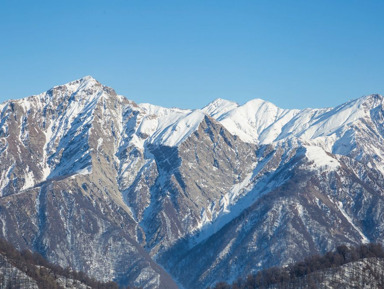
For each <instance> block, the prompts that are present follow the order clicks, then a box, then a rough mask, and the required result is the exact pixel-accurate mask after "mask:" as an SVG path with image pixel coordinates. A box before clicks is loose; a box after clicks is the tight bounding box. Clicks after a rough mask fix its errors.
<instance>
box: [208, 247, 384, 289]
mask: <svg viewBox="0 0 384 289" xmlns="http://www.w3.org/2000/svg"><path fill="white" fill-rule="evenodd" d="M267 288H274V289H291V288H292V289H320V288H324V289H325V288H329V289H332V288H335V289H336V288H345V289H349V288H350V289H352V288H370V289H376V288H377V289H381V288H384V249H383V246H382V245H380V244H366V245H361V246H358V247H347V246H345V245H343V246H339V247H337V249H336V250H335V251H333V252H328V253H326V254H325V255H323V256H320V255H314V256H311V257H308V258H306V259H304V261H301V262H297V263H294V264H292V265H290V266H286V267H273V268H270V269H266V270H262V271H259V272H258V273H257V274H253V275H252V274H251V275H248V277H247V278H246V279H243V278H239V279H238V280H237V281H235V282H234V283H232V284H231V285H230V284H228V283H226V282H219V283H217V284H216V286H215V287H213V289H267Z"/></svg>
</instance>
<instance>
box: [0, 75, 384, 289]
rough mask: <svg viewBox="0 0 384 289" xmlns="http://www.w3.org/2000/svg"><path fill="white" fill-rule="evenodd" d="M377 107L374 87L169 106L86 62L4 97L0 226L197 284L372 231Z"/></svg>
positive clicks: (123, 276)
mask: <svg viewBox="0 0 384 289" xmlns="http://www.w3.org/2000/svg"><path fill="white" fill-rule="evenodd" d="M383 112H384V110H383V98H382V97H381V96H378V95H372V96H367V97H364V98H361V99H358V100H354V101H351V102H348V103H346V104H343V105H341V106H339V107H336V108H330V109H313V110H311V109H306V110H283V109H279V108H277V107H276V106H274V105H273V104H271V103H268V102H264V101H262V100H253V101H250V102H248V103H246V104H245V105H243V106H239V105H237V104H236V103H233V102H229V101H225V100H217V101H215V102H213V103H211V104H210V105H208V106H207V107H205V108H203V109H202V110H195V111H191V110H181V109H167V108H161V107H156V106H153V105H149V104H141V105H137V104H135V103H134V102H131V101H129V100H127V99H125V98H124V97H122V96H119V95H117V94H116V93H115V92H114V91H113V90H112V89H111V88H108V87H105V86H103V85H101V84H100V83H98V82H97V81H96V80H94V79H93V78H91V77H85V78H83V79H80V80H78V81H74V82H71V83H69V84H66V85H62V86H57V87H54V88H52V89H51V90H49V91H47V92H46V93H42V94H40V95H37V96H31V97H29V98H26V99H22V100H16V101H8V102H6V103H4V104H1V105H0V195H1V198H0V225H1V230H0V234H1V235H2V236H3V237H5V238H6V239H8V240H9V241H11V242H12V243H13V244H15V245H16V246H17V247H18V248H30V249H32V250H35V251H38V252H40V253H41V254H43V255H44V256H45V257H47V258H48V259H49V260H50V261H53V262H56V263H58V264H60V265H61V266H72V267H73V268H74V269H76V270H82V271H85V272H87V273H88V274H90V275H92V276H94V277H96V278H98V279H100V280H104V281H106V280H112V279H114V280H116V281H118V282H120V283H121V284H122V285H126V284H130V285H135V286H143V287H144V288H177V285H176V283H175V281H174V280H177V281H178V282H179V283H180V284H182V285H183V286H184V287H186V288H205V287H207V286H208V285H211V284H213V283H215V282H216V281H217V280H224V281H231V280H233V279H235V278H237V277H238V276H239V274H243V275H247V274H249V273H251V272H253V271H255V270H258V269H260V268H266V267H268V266H273V265H284V264H287V263H289V262H292V261H294V260H298V259H301V258H302V257H304V256H307V255H309V254H313V253H318V252H325V251H328V250H331V249H333V248H334V247H335V246H337V245H339V244H344V243H345V244H359V243H362V242H367V241H381V240H382V237H383V230H384V225H383V221H382V218H383V208H384V203H383V201H384V198H383V193H384V192H383V187H384V178H383V173H384V166H383V159H384V147H383V144H384V139H383V136H384V134H383V133H384V130H383V120H384V117H383V116H384V113H383ZM159 264H160V265H161V266H160V265H159ZM162 266H163V267H164V268H165V270H167V272H168V273H167V272H166V271H165V270H164V269H163V267H162ZM169 273H170V274H171V275H172V277H173V279H174V280H173V279H172V278H171V277H170V274H169Z"/></svg>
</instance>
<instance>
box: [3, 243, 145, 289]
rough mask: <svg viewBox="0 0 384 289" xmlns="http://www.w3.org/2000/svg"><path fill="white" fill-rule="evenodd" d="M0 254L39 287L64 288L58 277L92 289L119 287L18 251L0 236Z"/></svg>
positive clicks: (27, 251) (24, 251)
mask: <svg viewBox="0 0 384 289" xmlns="http://www.w3.org/2000/svg"><path fill="white" fill-rule="evenodd" d="M0 255H2V256H4V257H6V259H7V261H8V262H9V263H10V264H11V265H12V266H14V267H16V268H17V269H19V270H20V271H22V272H24V273H25V274H26V275H27V276H29V277H30V278H32V279H33V280H35V281H36V283H37V285H38V286H39V288H40V289H64V288H65V287H62V286H60V285H59V283H58V278H60V277H64V278H66V279H72V280H76V281H78V282H81V283H83V284H85V285H87V286H89V287H91V288H94V289H120V287H119V286H118V284H117V283H116V282H113V281H111V282H100V281H97V280H96V279H94V278H92V277H89V276H88V275H87V274H85V273H84V272H81V271H74V270H72V269H71V268H62V267H60V266H58V265H55V264H52V263H50V262H48V261H47V260H46V259H45V258H44V257H43V256H41V255H40V254H39V253H36V252H31V251H29V250H23V251H21V252H19V251H18V250H17V249H16V248H15V247H14V246H13V245H12V244H10V243H9V242H7V241H6V240H4V239H1V238H0ZM67 281H68V280H67ZM16 282H17V280H16ZM126 289H134V287H126ZM136 289H138V288H136Z"/></svg>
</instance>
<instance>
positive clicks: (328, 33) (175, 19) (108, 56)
mask: <svg viewBox="0 0 384 289" xmlns="http://www.w3.org/2000/svg"><path fill="white" fill-rule="evenodd" d="M383 15H384V1H383V0H377V1H374V0H372V1H371V0H365V1H363V0H361V1H354V0H340V1H337V0H332V1H328V0H318V1H316V0H313V1H312V0H311V1H308V0H305V1H300V0H294V1H288V0H286V1H280V0H276V1H272V0H265V1H258V0H249V1H248V0H239V1H233V0H231V1H227V0H217V1H214V0H204V1H203V0H192V1H182V0H177V1H168V0H156V1H155V0H154V1H146V0H135V1H130V0H122V1H118V0H110V1H97V0H92V1H90V0H76V1H72V0H65V1H56V0H49V1H38V0H35V1H30V0H28V1H25V0H1V1H0V36H1V37H0V102H3V101H5V100H7V99H11V98H13V99H14V98H21V97H26V96H29V95H32V94H37V93H40V92H43V91H45V90H47V89H49V88H50V87H52V86H54V85H58V84H64V83H66V82H69V81H71V80H74V79H77V78H80V77H82V76H85V75H92V76H93V77H95V78H96V79H97V80H99V81H100V82H101V83H103V84H105V85H108V86H111V87H113V88H114V89H115V90H116V91H117V93H119V94H122V95H125V96H126V97H127V98H129V99H131V100H134V101H136V102H138V103H140V102H150V103H154V104H157V105H162V106H166V107H171V106H176V107H182V108H200V107H203V106H204V105H206V104H207V103H208V102H210V101H212V100H213V99H215V98H219V97H221V98H225V99H230V100H233V101H237V102H238V103H240V104H241V103H244V102H246V101H247V100H250V99H252V98H263V99H266V100H268V101H271V102H273V103H275V104H276V105H278V106H280V107H283V108H305V107H325V106H335V105H337V104H340V103H342V102H345V101H347V100H349V99H353V98H358V97H360V96H362V95H366V94H370V93H381V94H384V67H383V66H384V16H383Z"/></svg>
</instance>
